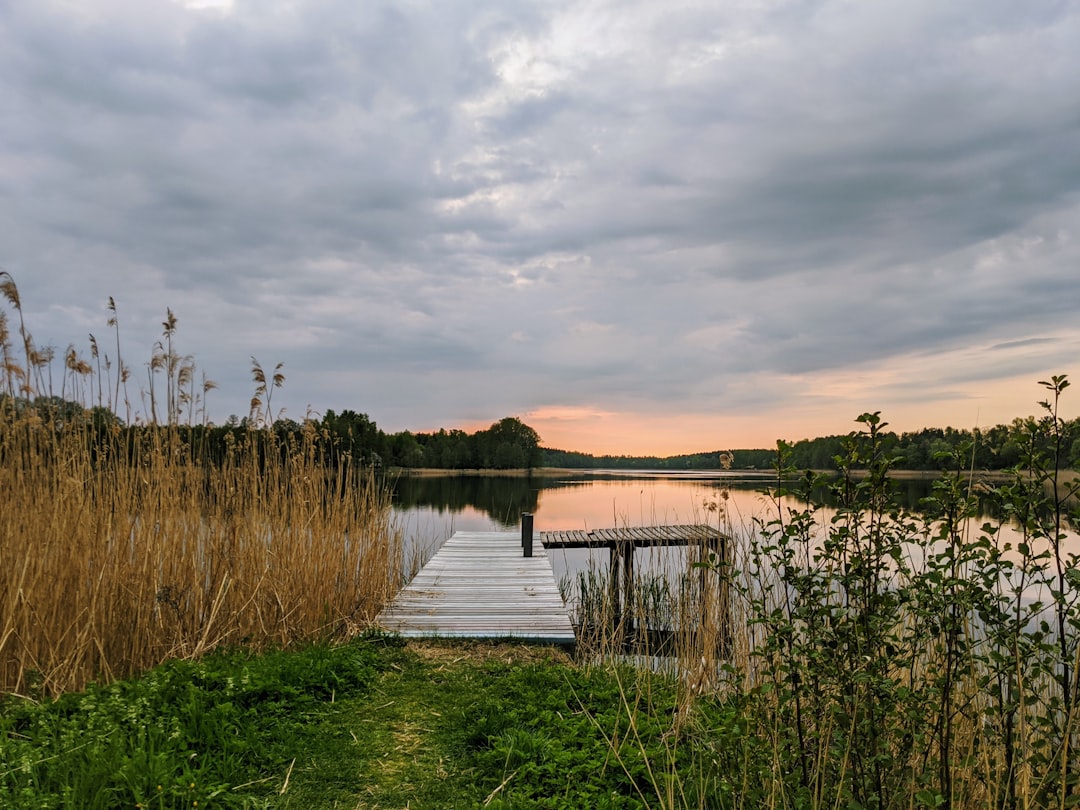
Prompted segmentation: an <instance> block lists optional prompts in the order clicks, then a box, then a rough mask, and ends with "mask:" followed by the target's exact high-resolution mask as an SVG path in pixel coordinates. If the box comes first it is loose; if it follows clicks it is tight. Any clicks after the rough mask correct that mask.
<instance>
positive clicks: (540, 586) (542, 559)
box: [376, 532, 574, 644]
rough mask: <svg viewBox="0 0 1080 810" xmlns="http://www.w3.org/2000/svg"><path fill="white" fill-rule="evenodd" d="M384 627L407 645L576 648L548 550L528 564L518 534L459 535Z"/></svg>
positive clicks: (539, 550) (536, 550)
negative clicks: (486, 641)
mask: <svg viewBox="0 0 1080 810" xmlns="http://www.w3.org/2000/svg"><path fill="white" fill-rule="evenodd" d="M376 622H377V624H379V625H380V626H381V627H383V628H384V629H385V630H388V631H390V632H394V633H398V634H400V635H402V636H406V637H431V636H438V637H446V638H518V639H525V640H531V641H541V642H545V643H554V644H573V643H574V628H573V626H572V625H571V624H570V616H569V614H568V613H567V610H566V605H565V604H564V603H563V600H562V594H561V593H560V592H559V588H558V586H557V585H556V584H555V575H554V573H553V571H552V569H551V562H550V561H549V560H548V558H547V555H546V553H545V551H544V547H543V544H542V543H540V542H536V543H534V546H533V556H532V557H524V556H522V551H521V536H520V535H519V534H516V533H513V532H457V533H455V534H454V536H453V537H451V538H450V539H449V540H447V541H446V543H444V544H443V546H442V548H440V549H439V550H438V551H437V552H436V553H435V556H434V557H432V558H431V560H430V561H429V562H428V564H427V565H425V566H424V567H423V568H422V569H421V570H420V572H419V573H418V574H417V575H416V576H415V577H414V578H413V580H412V582H410V583H409V584H408V585H406V586H405V587H404V588H402V590H401V591H400V593H398V595H397V596H396V597H395V598H394V600H393V602H391V603H390V605H388V606H387V608H386V609H385V610H384V611H383V612H382V613H380V614H379V616H378V618H377V619H376Z"/></svg>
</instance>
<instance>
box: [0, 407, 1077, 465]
mask: <svg viewBox="0 0 1080 810" xmlns="http://www.w3.org/2000/svg"><path fill="white" fill-rule="evenodd" d="M0 405H2V406H3V407H5V408H14V409H15V410H25V409H28V408H29V409H32V410H33V411H34V412H36V413H37V414H38V415H40V416H41V418H42V420H43V421H46V422H48V423H51V424H55V425H57V426H60V427H62V426H63V425H65V424H67V423H71V422H74V421H88V422H90V423H91V424H92V425H93V426H94V428H95V430H97V431H106V430H112V431H117V430H120V431H127V432H129V433H130V434H131V436H132V441H131V442H130V443H129V444H130V446H131V447H132V448H133V452H135V449H134V448H137V447H138V446H139V439H140V437H142V438H145V436H146V435H147V434H150V433H153V432H154V431H166V430H168V431H173V435H175V436H177V437H178V438H179V439H180V440H181V442H182V443H183V445H184V446H186V448H187V450H188V452H189V453H190V454H191V457H192V458H196V459H199V460H203V461H207V462H211V463H222V462H223V461H224V460H225V459H226V457H227V455H228V453H229V452H230V448H233V447H235V446H236V445H237V443H238V442H240V441H241V440H246V441H252V440H255V441H258V440H259V438H258V437H259V436H260V435H261V436H263V437H265V438H267V439H269V438H270V437H271V433H272V434H273V435H274V437H275V438H276V439H279V440H282V439H283V440H284V441H276V442H274V443H273V445H272V446H274V447H275V448H277V452H288V448H289V447H290V446H299V439H300V437H301V434H302V433H303V432H304V431H311V432H313V435H312V436H311V437H310V438H312V441H311V442H309V444H308V446H312V447H314V452H316V453H318V454H319V455H320V457H321V458H322V460H323V461H324V463H325V464H326V465H327V466H329V467H333V466H336V465H338V464H341V463H343V461H344V460H345V459H348V460H349V462H350V463H358V464H362V465H365V466H366V465H374V466H379V467H402V468H406V469H415V468H423V467H430V468H436V469H446V470H468V469H485V470H510V469H529V470H531V469H534V468H536V467H561V468H568V469H612V470H660V471H665V470H666V471H673V472H674V471H681V470H718V469H726V468H730V469H733V470H768V469H770V468H771V466H772V463H773V460H774V458H775V452H776V451H775V449H753V450H729V451H721V450H714V451H711V452H701V453H690V454H684V455H674V456H629V455H617V456H616V455H593V454H590V453H580V452H575V451H570V450H558V449H551V448H544V447H541V446H540V436H539V435H538V434H537V432H536V431H535V430H534V429H533V428H531V427H529V426H528V425H526V424H525V423H523V422H522V421H521V420H520V419H517V418H515V417H506V418H504V419H501V420H499V421H498V422H495V423H494V424H492V425H491V426H490V427H489V428H487V429H485V430H478V431H475V432H473V433H466V432H465V431H463V430H439V431H435V432H431V433H413V432H410V431H401V432H399V433H386V432H384V431H382V430H380V429H379V427H378V426H377V425H376V424H375V422H374V421H372V420H371V419H370V418H369V417H368V415H367V414H364V413H358V412H356V411H352V410H344V411H341V412H340V413H337V412H335V411H333V410H328V411H326V413H325V415H324V416H323V417H322V418H321V419H308V420H305V421H304V422H296V421H294V420H291V419H278V420H276V421H274V422H273V424H272V425H270V426H269V427H266V425H265V423H263V424H262V426H261V427H259V426H257V425H256V424H254V423H252V422H251V421H250V420H249V419H246V418H245V419H239V418H237V417H235V416H231V417H229V419H228V421H227V422H226V423H225V424H223V425H210V424H205V425H200V424H188V425H184V424H179V425H177V424H174V425H171V426H168V427H166V426H159V425H140V424H135V425H125V424H124V423H123V421H122V420H121V419H120V418H119V417H117V416H116V415H115V414H113V413H112V412H111V411H109V410H108V409H107V408H104V407H100V406H99V407H93V408H89V409H86V408H83V407H82V406H81V405H79V404H77V403H75V402H70V401H66V400H63V399H61V398H59V397H55V396H50V397H44V396H43V397H37V398H36V399H34V400H32V401H29V400H26V399H21V398H18V399H14V400H13V399H12V398H11V397H10V396H9V395H7V394H0ZM1065 426H1066V431H1065V434H1066V435H1067V436H1069V437H1070V441H1069V442H1068V443H1067V444H1066V445H1065V446H1064V447H1062V448H1061V458H1060V463H1061V466H1062V467H1069V468H1073V469H1077V468H1080V419H1074V420H1072V421H1066V422H1065ZM256 427H259V429H258V430H253V428H256ZM1038 427H1039V422H1038V420H1037V419H1036V418H1035V417H1031V416H1029V417H1024V418H1017V419H1014V420H1013V421H1012V422H1011V423H1010V424H1008V425H996V426H994V427H991V428H982V429H975V430H960V429H956V428H952V427H946V428H923V429H922V430H918V431H914V432H907V433H899V434H898V433H893V432H887V431H882V444H883V447H884V449H885V450H887V451H888V452H889V453H890V454H891V455H893V456H895V457H896V459H897V461H896V463H895V464H894V465H893V468H894V469H903V470H926V471H934V470H944V469H947V468H949V467H950V466H955V464H956V462H955V458H956V451H957V450H958V449H961V448H964V449H965V458H966V459H967V462H966V463H967V466H969V467H970V468H972V469H975V470H1006V469H1009V468H1011V467H1013V466H1014V465H1016V464H1017V463H1018V462H1019V461H1020V459H1021V456H1022V448H1023V446H1024V445H1025V443H1028V442H1031V441H1036V442H1038V441H1045V438H1040V437H1043V436H1044V435H1045V433H1044V432H1043V431H1040V430H1038ZM290 436H292V437H295V438H296V439H297V442H296V443H290V442H289V441H288V439H289V437H290ZM253 437H254V438H253ZM844 438H845V437H844V436H822V437H819V438H815V439H802V440H800V441H797V442H794V443H793V444H792V445H791V458H790V461H791V464H792V466H794V467H796V468H798V469H814V470H831V469H835V468H836V462H835V460H834V459H835V458H836V456H838V455H840V453H841V450H842V444H843V441H844ZM266 446H267V447H270V446H271V445H270V444H269V443H268V444H267V445H266ZM1043 449H1044V450H1048V449H1049V448H1043Z"/></svg>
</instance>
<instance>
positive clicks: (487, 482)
mask: <svg viewBox="0 0 1080 810" xmlns="http://www.w3.org/2000/svg"><path fill="white" fill-rule="evenodd" d="M774 485H775V480H774V479H773V478H772V477H771V476H769V475H767V474H746V473H727V472H712V473H710V472H700V471H695V472H687V473H683V474H679V473H671V472H662V473H660V472H657V473H647V472H645V473H643V472H637V471H635V472H633V473H622V472H614V471H593V472H589V473H584V474H572V475H567V476H565V477H558V478H552V477H539V476H534V477H532V478H527V477H513V476H463V475H436V476H422V477H421V476H415V477H413V476H402V477H400V478H398V479H396V480H395V481H394V482H393V488H394V508H395V511H396V513H397V517H398V520H399V523H400V524H401V525H402V527H403V529H404V531H405V534H406V536H407V537H408V538H409V541H410V543H411V546H412V548H411V550H412V551H413V553H414V554H416V555H417V556H419V557H420V558H426V557H428V556H430V555H431V554H432V553H434V551H435V550H436V549H437V548H438V547H439V546H440V545H441V544H442V543H443V542H444V541H445V540H446V539H447V538H448V537H450V535H451V534H453V532H454V531H459V530H465V531H514V530H516V529H517V527H518V526H519V525H520V521H521V513H522V512H530V513H532V514H534V515H535V516H536V518H535V524H536V529H537V531H554V530H563V529H597V528H613V527H619V526H655V525H666V524H680V523H710V524H713V525H715V523H716V521H717V515H716V513H714V512H712V511H711V510H710V508H709V504H712V503H718V504H720V505H721V506H722V507H723V511H724V520H725V525H730V526H732V527H734V528H735V529H736V530H739V529H747V530H748V529H749V528H750V527H752V525H753V523H754V520H755V519H758V518H761V519H766V520H767V519H769V518H771V517H773V516H775V508H776V507H775V504H774V503H773V501H772V500H771V499H770V498H769V496H768V495H767V492H768V490H769V488H770V487H771V486H774ZM892 487H893V490H894V493H895V497H896V502H897V503H898V504H899V505H900V506H902V507H904V508H905V509H908V510H910V511H912V512H920V511H921V510H922V509H923V508H924V501H925V499H926V498H928V497H929V496H930V495H931V494H932V487H933V479H932V477H929V476H914V477H903V478H896V479H893V480H892ZM813 497H814V500H815V501H817V502H818V503H820V504H823V505H825V506H826V507H829V506H830V505H835V503H830V501H832V500H833V499H832V496H831V494H830V492H829V490H828V487H827V486H825V485H821V486H819V487H818V488H817V489H816V490H815V491H814V494H813ZM782 506H784V507H788V506H790V507H792V508H801V507H803V506H805V503H804V502H803V501H801V500H800V499H797V498H787V499H785V500H784V501H783V503H782ZM979 510H980V513H979V515H978V517H977V518H976V520H977V521H978V522H979V523H981V522H982V521H984V520H996V519H997V516H996V515H995V513H994V508H993V504H992V502H991V501H990V500H989V499H987V498H983V499H982V500H981V501H980V504H979Z"/></svg>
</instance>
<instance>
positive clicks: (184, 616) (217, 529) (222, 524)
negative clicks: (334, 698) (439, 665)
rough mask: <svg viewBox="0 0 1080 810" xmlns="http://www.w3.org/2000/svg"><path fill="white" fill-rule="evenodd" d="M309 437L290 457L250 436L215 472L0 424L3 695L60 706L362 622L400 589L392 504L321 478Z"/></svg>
mask: <svg viewBox="0 0 1080 810" xmlns="http://www.w3.org/2000/svg"><path fill="white" fill-rule="evenodd" d="M313 431H314V429H313V428H312V429H310V430H309V432H308V433H307V434H305V435H304V437H303V438H302V439H301V440H300V441H299V442H298V443H296V446H295V447H292V448H289V449H288V451H287V452H285V453H278V452H271V453H260V452H259V451H258V448H257V447H256V441H255V439H256V434H255V433H252V434H249V436H248V438H247V439H244V440H241V441H240V442H239V443H237V444H236V445H234V446H233V447H232V448H231V450H230V452H229V455H228V458H227V459H226V461H225V463H224V464H222V465H220V466H218V465H209V464H207V465H203V464H197V463H194V462H192V461H191V460H190V459H188V458H187V453H186V452H185V448H184V446H183V445H182V443H180V442H179V441H178V439H177V435H176V433H175V431H173V430H170V429H157V430H150V429H148V430H144V431H143V432H141V433H133V432H131V431H124V430H121V429H119V428H116V429H114V430H113V431H112V432H111V433H110V434H108V435H106V436H104V437H101V436H98V437H92V436H91V435H90V428H89V427H88V426H85V425H82V426H80V425H74V426H62V425H60V424H58V423H48V422H44V421H42V420H41V419H40V418H39V417H37V416H35V415H29V416H14V415H13V411H12V410H11V409H9V410H7V411H5V412H4V413H2V414H0V460H2V463H0V491H3V492H4V494H5V497H4V507H3V509H2V510H0V537H3V540H4V542H3V544H2V545H0V689H2V690H4V691H14V692H27V691H37V690H41V691H43V692H44V693H47V694H57V693H60V692H63V691H66V690H70V689H77V688H80V687H82V686H83V685H84V684H86V683H87V682H88V681H91V680H112V679H114V678H118V677H124V676H127V675H130V674H132V673H134V672H138V671H141V670H144V669H146V668H148V667H151V666H153V665H155V664H157V663H159V662H161V661H163V660H165V659H168V658H173V657H178V656H179V657H183V656H197V655H200V654H202V653H204V652H206V651H207V650H209V649H211V648H213V647H215V646H217V645H220V644H227V643H244V644H247V645H251V646H253V647H263V646H267V645H286V644H290V643H293V642H295V641H298V640H301V639H308V638H313V637H320V636H326V635H330V634H334V633H343V632H349V631H350V630H352V629H355V628H356V627H359V626H362V625H363V624H364V623H366V622H367V621H368V620H369V619H371V618H372V617H373V616H374V614H375V613H376V612H377V611H378V609H379V608H380V606H381V605H382V604H383V603H384V602H385V601H386V600H387V599H388V598H389V597H390V596H392V595H393V593H394V591H395V589H396V587H397V586H398V584H399V580H400V577H401V575H402V552H401V549H402V544H401V538H400V533H399V532H398V531H397V530H395V528H394V527H393V525H392V521H391V518H390V503H389V497H388V495H387V493H386V492H385V490H383V489H382V488H381V487H380V486H379V485H378V484H377V482H376V481H375V479H374V477H373V476H372V475H371V474H370V473H369V472H366V471H360V470H355V469H352V468H350V467H348V466H345V467H343V468H342V469H340V470H338V471H337V472H335V473H330V472H328V471H327V470H326V469H324V468H323V467H322V466H321V465H320V464H318V463H317V462H316V461H315V459H314V455H313V453H312V452H310V451H311V444H312V443H313V442H314V440H315V437H314V435H313ZM264 438H265V435H264ZM134 442H138V444H139V446H137V447H136V446H131V444H132V443H134ZM271 446H274V445H271Z"/></svg>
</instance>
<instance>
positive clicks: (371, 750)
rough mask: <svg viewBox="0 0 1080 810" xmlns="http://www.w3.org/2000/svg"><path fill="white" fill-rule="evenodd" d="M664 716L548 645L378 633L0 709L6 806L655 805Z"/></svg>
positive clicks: (669, 718) (212, 662) (666, 741)
mask: <svg viewBox="0 0 1080 810" xmlns="http://www.w3.org/2000/svg"><path fill="white" fill-rule="evenodd" d="M674 705H675V694H674V689H673V686H672V685H671V684H670V683H668V682H665V681H663V680H661V679H659V678H655V677H646V676H642V675H635V676H633V677H632V678H630V677H623V678H620V677H619V676H618V674H617V673H611V672H605V671H601V670H591V671H590V670H584V669H582V668H579V667H577V666H575V665H573V664H572V663H570V662H569V661H568V660H567V659H566V657H565V656H564V655H563V654H562V653H560V652H558V651H557V650H554V649H549V648H528V647H520V646H513V645H482V644H464V645H463V644H460V643H459V644H445V645H443V644H437V643H426V644H422V645H409V646H405V645H402V644H400V643H397V642H395V641H393V640H388V639H382V638H377V637H372V638H367V639H360V640H357V641H354V642H352V643H349V644H346V645H341V646H325V645H324V646H312V647H307V648H304V649H300V650H295V651H290V652H272V653H266V654H262V655H257V656H256V655H249V654H247V653H245V652H243V651H228V652H220V653H215V654H213V655H211V656H209V657H207V658H205V659H203V660H202V661H199V662H173V663H168V664H165V665H163V666H161V667H158V668H156V669H154V670H152V671H151V672H149V673H147V674H146V675H144V676H143V677H140V678H137V679H133V680H128V681H122V682H118V683H115V684H113V685H111V686H108V687H102V688H98V687H91V688H90V689H88V690H86V691H84V692H80V693H73V694H69V695H65V696H64V697H62V698H60V699H58V700H56V701H48V702H42V703H35V702H33V701H29V700H26V699H23V698H9V699H7V700H6V701H5V702H4V703H3V704H2V708H3V710H2V713H0V806H3V807H12V808H31V807H33V808H46V807H72V808H76V807H77V808H112V807H139V806H141V807H147V808H192V807H200V808H204V807H252V808H257V807H281V808H286V807H293V808H304V810H317V809H318V808H335V807H338V808H391V807H409V808H413V809H414V810H416V809H417V808H452V807H462V808H471V807H481V806H487V807H492V808H500V807H501V808H509V807H514V808H563V807H566V808H571V807H599V808H603V807H611V808H616V807H618V808H624V807H625V808H630V807H643V806H653V805H656V804H658V803H659V802H658V799H657V791H661V792H663V791H664V790H665V788H664V785H665V784H669V783H671V779H670V778H668V777H666V776H665V775H664V774H662V773H656V772H654V771H652V770H650V768H657V767H663V763H666V762H672V763H676V764H677V763H678V762H680V761H682V759H683V752H682V751H678V750H677V749H674V748H673V746H672V743H671V739H672V733H671V730H672V729H671V727H672V722H673V711H672V707H673V706H674ZM631 717H632V718H634V724H633V725H632V724H631V722H630V721H629V720H628V718H631ZM650 763H651V765H650Z"/></svg>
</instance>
